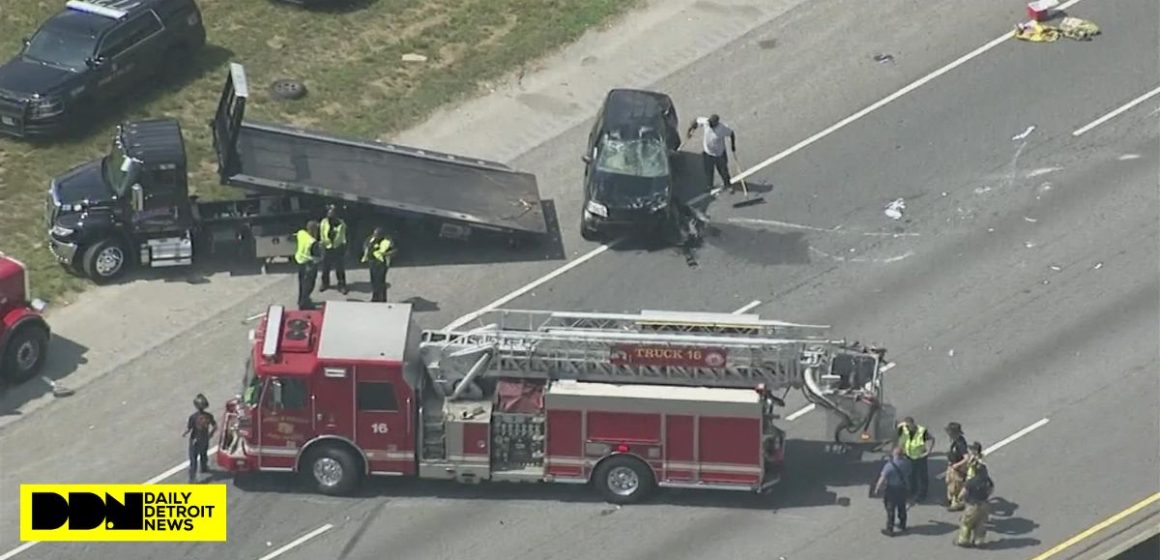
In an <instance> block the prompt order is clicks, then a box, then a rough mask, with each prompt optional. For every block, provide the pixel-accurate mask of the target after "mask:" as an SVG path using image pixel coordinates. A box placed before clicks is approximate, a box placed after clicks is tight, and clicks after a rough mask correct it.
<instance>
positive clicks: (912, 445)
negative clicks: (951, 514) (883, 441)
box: [898, 416, 934, 502]
mask: <svg viewBox="0 0 1160 560" xmlns="http://www.w3.org/2000/svg"><path fill="white" fill-rule="evenodd" d="M898 446H899V447H901V448H902V453H903V454H904V455H906V458H907V459H909V460H910V492H911V493H912V495H913V496H914V500H915V501H916V502H921V501H923V500H926V492H927V489H928V488H929V486H930V473H929V472H928V471H927V457H929V456H930V452H931V451H932V450H933V449H934V436H932V435H930V432H928V431H927V430H926V427H924V426H919V425H918V424H915V423H914V418H911V417H909V416H907V417H906V418H903V419H902V423H901V424H899V425H898Z"/></svg>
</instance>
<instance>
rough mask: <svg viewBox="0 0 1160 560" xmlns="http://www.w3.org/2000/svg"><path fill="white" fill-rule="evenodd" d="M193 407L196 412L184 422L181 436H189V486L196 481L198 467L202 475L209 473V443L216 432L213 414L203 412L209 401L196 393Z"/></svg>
mask: <svg viewBox="0 0 1160 560" xmlns="http://www.w3.org/2000/svg"><path fill="white" fill-rule="evenodd" d="M193 406H194V408H196V409H197V412H194V413H193V414H190V415H189V420H187V421H186V422H185V433H183V434H181V436H182V437H185V436H189V482H190V483H191V484H192V483H193V482H195V481H196V480H197V473H198V468H199V467H200V469H201V472H202V473H203V474H205V473H208V472H209V442H210V440H211V439H213V435H214V433H216V432H217V421H216V420H214V417H213V414H210V413H208V412H206V411H205V409H207V408H209V399H207V398H205V395H203V394H201V393H198V394H197V396H196V397H194V398H193Z"/></svg>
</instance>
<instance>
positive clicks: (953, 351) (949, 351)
mask: <svg viewBox="0 0 1160 560" xmlns="http://www.w3.org/2000/svg"><path fill="white" fill-rule="evenodd" d="M947 357H949V358H953V357H955V349H954V348H951V349H950V350H947Z"/></svg>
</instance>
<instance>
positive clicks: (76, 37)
mask: <svg viewBox="0 0 1160 560" xmlns="http://www.w3.org/2000/svg"><path fill="white" fill-rule="evenodd" d="M96 43H97V40H96V38H95V37H89V36H85V35H83V34H80V33H69V32H67V31H64V32H62V31H61V30H58V29H52V28H44V29H41V30H40V31H39V32H37V33H36V35H34V36H33V37H32V40H31V41H29V42H28V47H27V48H26V49H24V56H25V57H27V58H28V59H30V60H34V61H36V62H40V63H42V64H48V65H50V66H58V67H60V68H65V69H68V70H71V71H73V72H80V71H83V70H84V69H85V68H87V64H86V63H85V59H87V58H89V57H90V56H92V55H93V50H94V48H95V47H96Z"/></svg>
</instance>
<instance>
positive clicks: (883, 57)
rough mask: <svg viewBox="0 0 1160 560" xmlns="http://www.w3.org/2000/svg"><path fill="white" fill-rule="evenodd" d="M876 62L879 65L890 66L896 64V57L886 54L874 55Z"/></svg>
mask: <svg viewBox="0 0 1160 560" xmlns="http://www.w3.org/2000/svg"><path fill="white" fill-rule="evenodd" d="M874 61H875V62H877V63H878V64H889V63H892V62H894V55H892V54H886V53H882V54H876V55H874Z"/></svg>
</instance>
